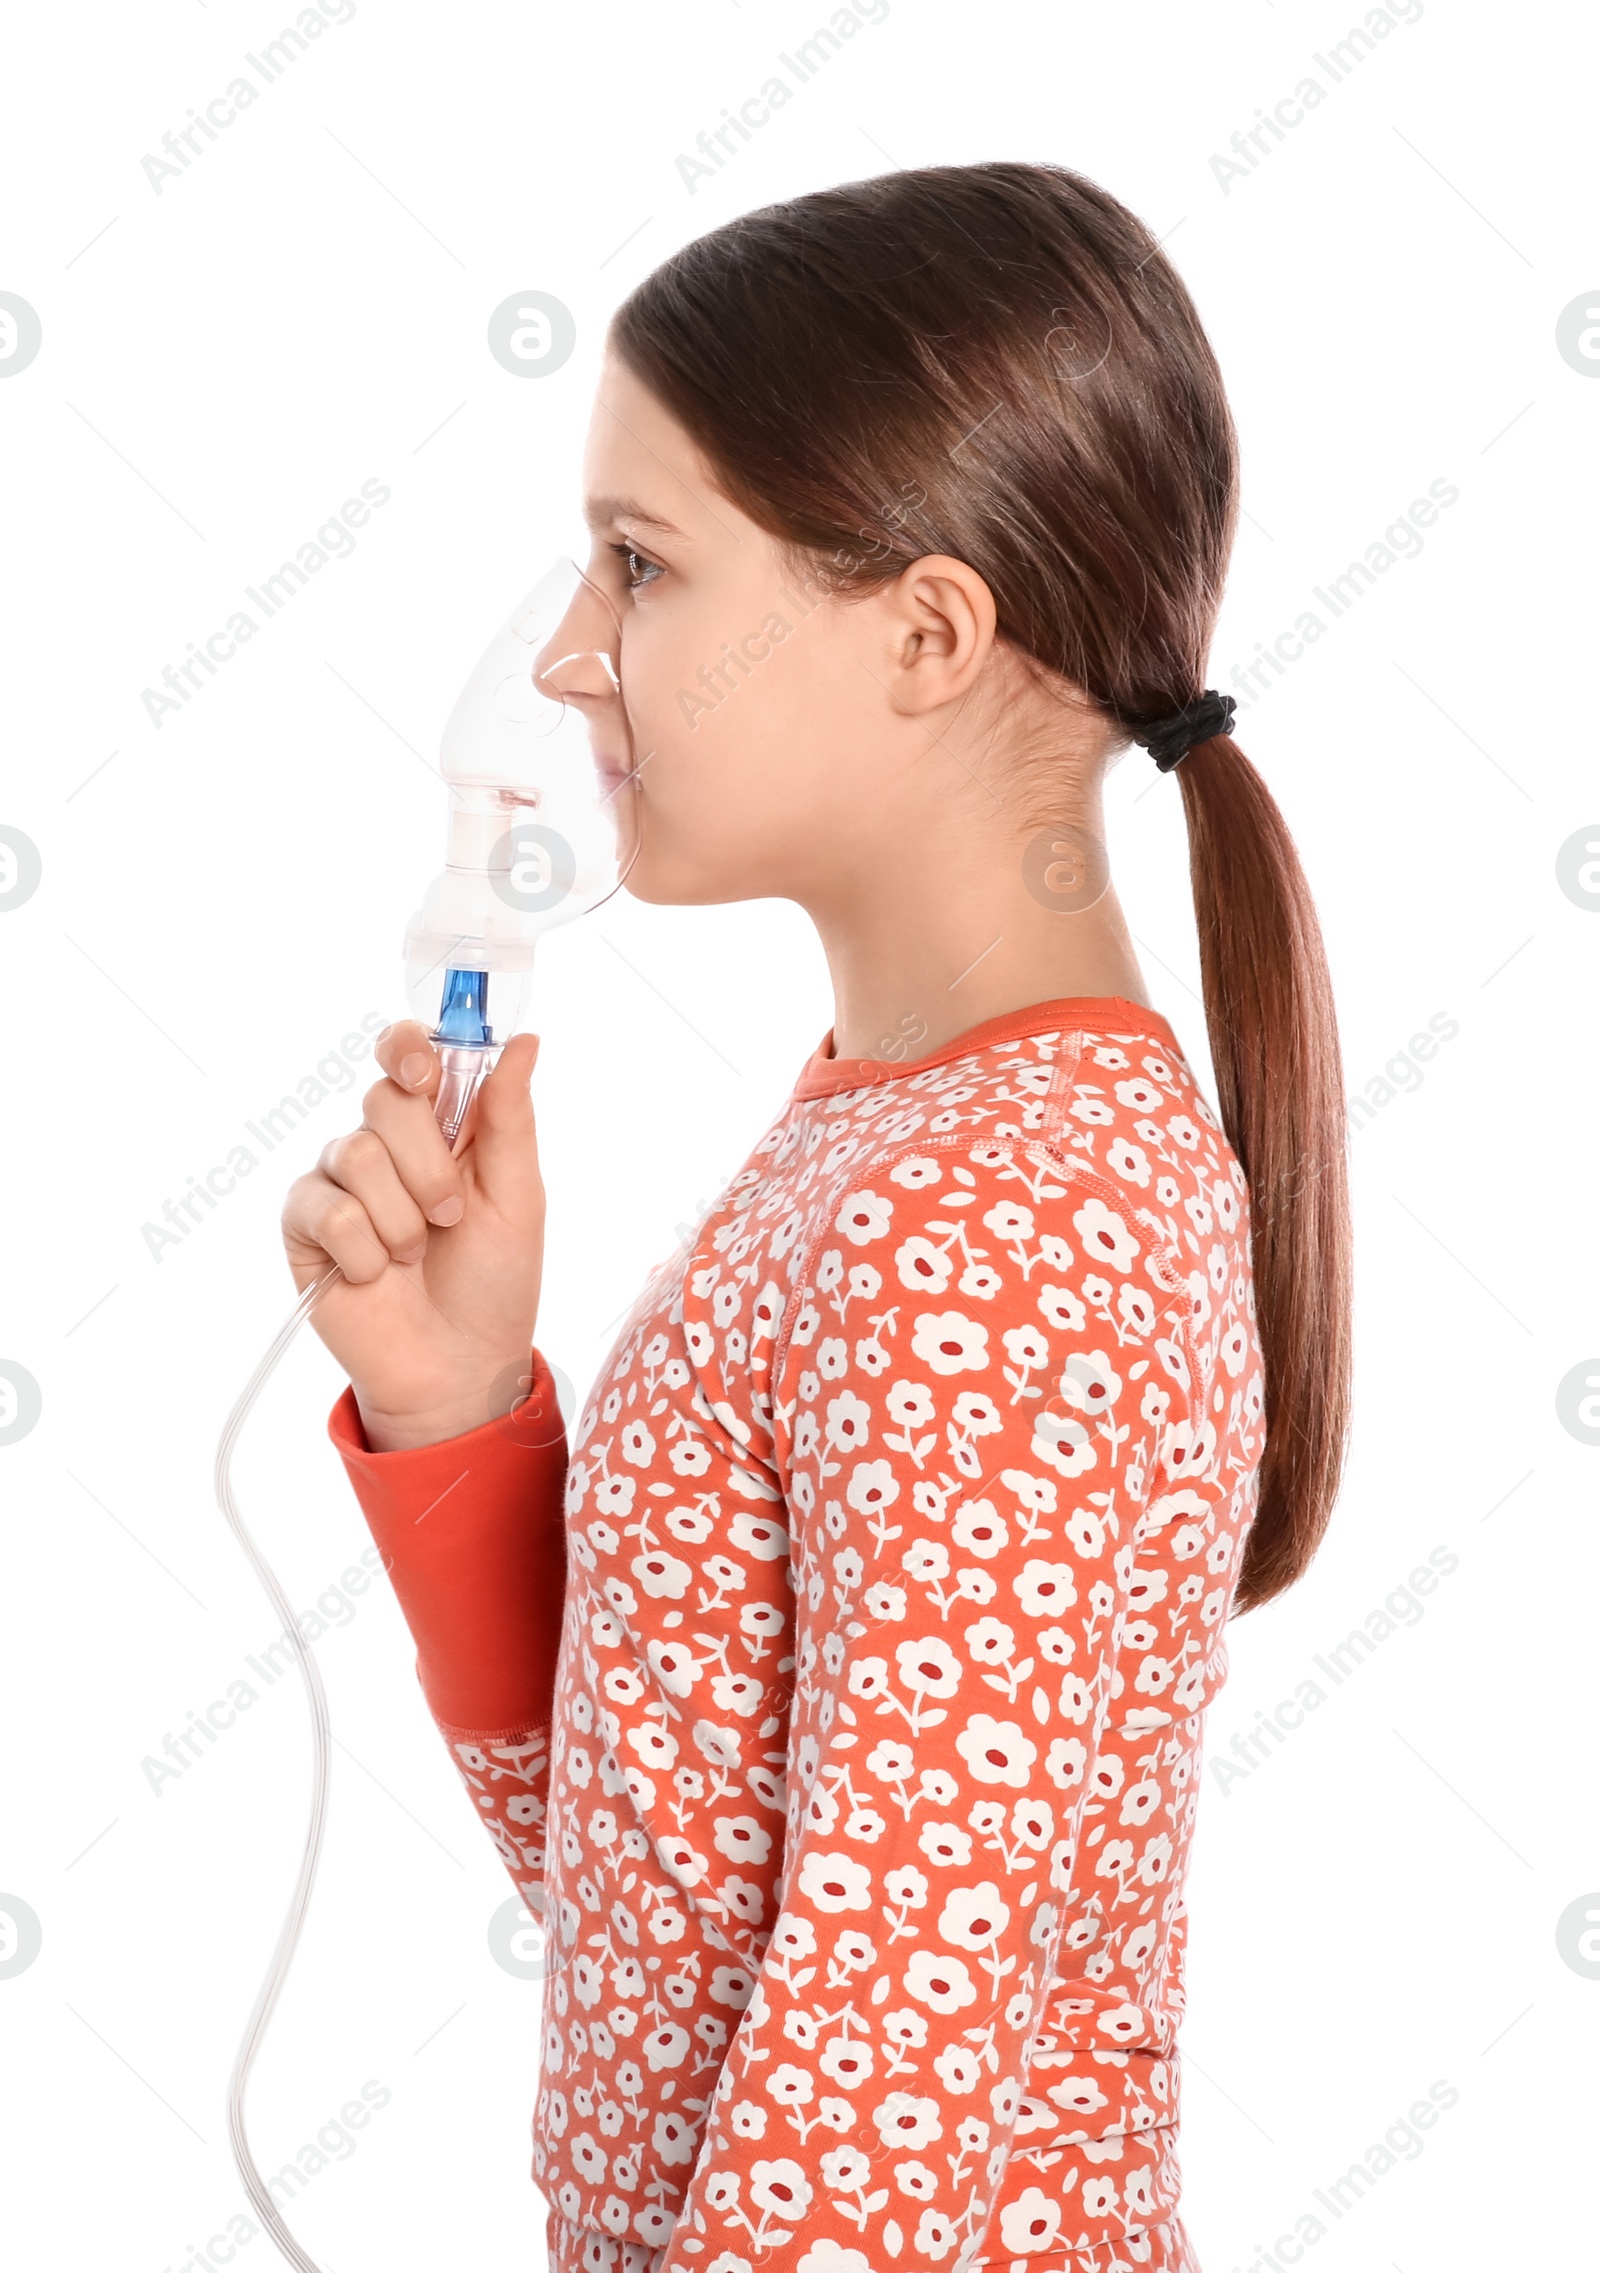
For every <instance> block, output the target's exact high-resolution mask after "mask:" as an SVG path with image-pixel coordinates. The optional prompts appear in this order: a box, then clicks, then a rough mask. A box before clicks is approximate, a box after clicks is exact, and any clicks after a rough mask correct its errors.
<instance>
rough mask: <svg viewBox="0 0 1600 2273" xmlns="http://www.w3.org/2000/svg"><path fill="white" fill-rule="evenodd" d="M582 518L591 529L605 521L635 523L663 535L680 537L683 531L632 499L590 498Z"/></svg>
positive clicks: (598, 526)
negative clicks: (658, 531)
mask: <svg viewBox="0 0 1600 2273" xmlns="http://www.w3.org/2000/svg"><path fill="white" fill-rule="evenodd" d="M583 517H584V519H585V521H587V522H588V524H589V526H590V528H591V529H598V528H600V527H601V526H602V525H603V524H604V523H605V522H607V521H637V522H638V523H639V524H640V526H641V527H642V528H646V529H659V530H660V531H661V532H662V534H663V535H665V536H669V537H681V536H682V534H683V531H682V530H681V529H680V528H678V526H677V525H676V523H675V522H672V521H667V520H663V518H662V517H661V515H660V514H659V513H652V512H650V511H649V510H648V508H647V507H645V506H643V505H641V504H640V503H639V501H638V499H637V498H634V497H592V498H590V499H589V501H588V503H587V504H586V505H585V506H584V509H583Z"/></svg>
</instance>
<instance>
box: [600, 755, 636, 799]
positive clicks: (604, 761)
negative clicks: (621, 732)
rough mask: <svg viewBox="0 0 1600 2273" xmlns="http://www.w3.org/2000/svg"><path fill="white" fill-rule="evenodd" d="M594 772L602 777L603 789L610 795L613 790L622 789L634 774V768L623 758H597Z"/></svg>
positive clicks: (601, 784)
mask: <svg viewBox="0 0 1600 2273" xmlns="http://www.w3.org/2000/svg"><path fill="white" fill-rule="evenodd" d="M594 770H595V772H596V773H597V774H598V775H599V776H600V786H601V788H602V789H604V790H605V791H606V793H607V794H608V795H609V794H610V792H611V791H612V790H614V789H620V788H621V786H622V784H623V783H624V782H625V781H626V780H627V778H628V776H629V775H630V774H631V773H632V771H633V768H632V766H630V765H629V764H627V763H626V761H625V760H624V759H621V758H602V757H597V758H596V759H595V761H594Z"/></svg>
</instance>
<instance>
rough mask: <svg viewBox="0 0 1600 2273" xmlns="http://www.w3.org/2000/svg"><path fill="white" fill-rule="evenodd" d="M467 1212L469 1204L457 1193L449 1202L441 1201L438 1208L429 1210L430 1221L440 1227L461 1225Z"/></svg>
mask: <svg viewBox="0 0 1600 2273" xmlns="http://www.w3.org/2000/svg"><path fill="white" fill-rule="evenodd" d="M466 1212H467V1203H466V1201H465V1200H464V1199H462V1198H461V1197H460V1195H459V1193H457V1194H453V1195H452V1196H451V1197H450V1198H449V1199H448V1200H441V1201H440V1202H439V1205H438V1206H437V1207H436V1208H429V1210H428V1221H429V1222H430V1223H437V1224H440V1225H448V1224H452V1223H459V1222H460V1221H461V1218H462V1217H463V1216H464V1215H465V1214H466Z"/></svg>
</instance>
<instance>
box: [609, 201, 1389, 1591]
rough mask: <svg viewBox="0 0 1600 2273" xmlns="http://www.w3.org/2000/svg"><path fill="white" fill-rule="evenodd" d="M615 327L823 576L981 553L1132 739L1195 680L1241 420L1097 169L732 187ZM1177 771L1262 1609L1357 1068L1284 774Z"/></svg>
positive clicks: (1039, 650)
mask: <svg viewBox="0 0 1600 2273" xmlns="http://www.w3.org/2000/svg"><path fill="white" fill-rule="evenodd" d="M611 344H612V346H613V348H614V350H615V352H616V353H617V354H618V355H619V357H620V358H621V360H622V361H623V362H624V363H625V364H626V365H627V366H628V368H629V369H630V370H631V371H632V372H633V373H634V375H635V376H636V377H637V378H638V379H640V380H641V381H642V382H643V384H644V385H645V386H647V387H648V388H649V389H650V391H651V392H652V393H653V394H654V395H655V396H656V397H657V399H658V400H659V401H661V402H662V403H663V404H664V405H665V406H666V408H667V409H668V410H669V411H670V412H671V413H672V414H673V416H674V417H675V418H676V419H677V420H678V422H679V424H680V425H681V426H682V427H683V428H684V429H685V430H686V431H687V432H688V434H689V435H690V436H691V437H692V438H693V440H694V441H695V443H696V445H697V446H698V448H699V449H700V450H701V452H702V454H703V456H704V458H705V460H706V462H707V464H708V465H709V466H710V467H711V468H712V470H713V471H714V473H715V474H716V476H717V479H718V481H719V482H720V483H721V485H722V487H723V489H724V491H725V493H726V495H728V496H729V497H730V498H731V499H732V500H733V501H734V503H735V504H737V505H738V506H740V507H741V508H742V509H743V510H744V511H745V512H746V513H748V514H749V516H750V517H751V519H753V520H754V521H756V522H757V523H758V524H759V525H760V526H761V527H763V528H764V529H766V530H767V531H768V532H769V533H770V534H771V535H773V536H774V537H775V538H777V539H778V540H779V542H780V544H781V545H782V546H784V547H785V548H786V549H787V551H788V553H789V556H790V557H792V558H794V559H795V560H796V561H797V562H800V563H802V564H804V565H805V566H807V567H808V568H809V569H810V570H811V571H812V573H813V576H814V578H815V577H820V578H821V580H822V583H823V586H824V588H825V589H827V590H830V591H836V592H842V593H850V592H861V591H866V590H870V589H872V588H874V587H875V586H877V585H879V584H881V583H883V582H885V581H886V580H887V579H889V578H891V577H894V576H897V575H899V574H900V572H901V571H902V569H904V568H905V567H906V565H907V564H908V563H909V562H911V561H913V560H916V559H918V558H920V557H921V556H922V555H924V554H927V553H950V554H953V555H954V556H955V557H956V558H958V559H960V560H964V561H966V562H968V563H969V564H970V565H971V566H972V567H973V568H975V569H976V570H977V571H978V572H979V574H980V575H981V576H982V577H983V578H984V579H985V581H986V582H987V584H988V586H989V588H990V590H991V592H992V593H993V595H994V600H995V607H996V610H997V614H998V630H999V634H1000V636H1001V637H1002V638H1003V639H1004V640H1005V641H1007V642H1008V643H1009V644H1010V645H1011V647H1012V648H1013V649H1014V650H1015V651H1016V652H1017V653H1018V654H1019V655H1021V656H1023V657H1026V658H1029V659H1030V666H1029V667H1030V668H1033V667H1037V669H1038V670H1039V671H1041V672H1043V673H1045V674H1050V675H1052V676H1053V677H1054V678H1055V679H1057V680H1061V681H1066V682H1068V683H1069V685H1070V686H1071V688H1073V689H1082V690H1083V691H1084V692H1085V693H1086V694H1087V695H1088V697H1089V699H1090V701H1091V703H1092V704H1093V705H1094V706H1095V707H1096V709H1097V710H1098V711H1099V713H1100V714H1101V715H1102V716H1103V717H1104V718H1105V720H1106V721H1107V722H1108V723H1109V724H1111V726H1112V727H1113V728H1114V729H1121V730H1122V733H1121V739H1120V741H1119V742H1118V743H1116V744H1115V746H1122V744H1124V743H1125V742H1126V740H1127V738H1128V736H1127V730H1128V729H1132V728H1137V727H1140V726H1144V725H1148V724H1150V723H1153V722H1154V721H1155V720H1157V719H1161V718H1165V717H1167V716H1169V715H1170V714H1171V713H1172V712H1173V711H1174V710H1177V709H1179V708H1180V707H1182V706H1183V705H1185V704H1187V703H1189V702H1191V701H1193V700H1194V699H1195V697H1196V696H1197V695H1198V694H1199V693H1200V691H1201V689H1202V687H1203V685H1204V678H1205V668H1206V657H1207V652H1208V650H1209V647H1210V642H1211V634H1212V628H1213V624H1214V622H1215V619H1216V613H1217V608H1218V604H1219V602H1220V599H1221V594H1222V582H1223V576H1224V573H1225V570H1226V567H1227V561H1228V555H1229V552H1230V550H1231V547H1232V542H1233V532H1234V524H1235V520H1236V516H1237V511H1238V444H1237V439H1236V436H1235V432H1234V426H1233V420H1232V417H1231V415H1230V413H1229V409H1228V404H1227V398H1226V395H1225V393H1224V390H1223V385H1222V377H1221V373H1220V372H1219V370H1218V367H1217V362H1216V358H1215V356H1214V354H1213V353H1212V349H1211V345H1210V342H1209V341H1208V339H1207V338H1206V335H1205V332H1204V330H1203V329H1202V327H1201V324H1200V319H1199V317H1198V315H1197V314H1196V312H1195V308H1194V305H1193V303H1192V301H1191V300H1190V298H1189V295H1188V293H1187V292H1186V291H1185V289H1184V286H1183V284H1182V283H1181V281H1180V280H1179V278H1178V276H1177V273H1176V272H1175V270H1174V269H1173V268H1172V266H1171V264H1170V262H1169V261H1168V260H1167V258H1166V256H1165V254H1164V253H1163V252H1162V251H1161V249H1160V246H1159V245H1158V244H1157V243H1156V241H1155V239H1154V238H1153V237H1152V236H1151V234H1150V232H1149V230H1148V229H1147V228H1146V227H1145V225H1144V223H1143V222H1142V221H1140V220H1138V219H1137V218H1136V216H1135V215H1134V214H1132V213H1130V212H1129V211H1128V210H1127V208H1126V207H1125V206H1123V205H1120V204H1119V203H1118V202H1117V200H1116V199H1115V198H1114V197H1111V196H1109V195H1108V194H1107V192H1106V191H1105V190H1103V189H1100V188H1098V187H1097V186H1096V185H1095V184H1094V183H1093V182H1090V181H1087V180H1085V179H1084V178H1083V176H1082V175H1079V174H1074V173H1070V172H1068V171H1066V170H1065V169H1064V168H1062V167H1059V166H1049V165H1024V164H995V165H978V166H928V167H923V168H920V169H917V170H914V171H910V172H905V173H897V174H889V175H884V176H882V177H879V178H877V179H873V180H870V181H861V182H851V183H847V184H845V185H843V186H842V187H839V188H835V189H827V190H821V191H818V192H816V193H814V194H812V195H810V196H806V197H798V198H794V199H792V200H790V201H789V202H788V203H785V204H782V205H771V206H766V207H763V208H762V209H761V210H759V211H756V212H752V213H746V214H743V215H741V216H740V217H739V218H738V219H737V220H734V221H731V222H728V223H727V224H726V225H725V226H723V227H721V228H719V229H716V230H714V231H712V232H711V233H710V234H709V235H707V236H704V237H700V238H697V239H696V240H695V241H694V242H693V243H691V244H689V245H686V246H685V247H684V248H683V249H682V250H681V251H680V252H677V253H675V254H673V255H672V256H671V257H670V258H669V259H668V260H667V261H665V262H664V263H663V264H662V265H661V266H660V267H659V268H657V269H656V270H655V271H654V272H653V273H652V274H651V275H650V276H648V277H646V279H645V280H644V282H643V283H642V284H640V285H639V286H638V287H637V288H636V290H635V291H634V292H633V293H632V294H631V295H630V297H629V298H628V299H627V300H626V301H625V302H624V303H623V305H622V307H621V308H620V309H619V310H618V312H617V314H616V315H615V317H614V318H613V322H612V329H611ZM1176 772H1177V776H1178V787H1179V789H1180V790H1181V792H1182V795H1183V806H1184V812H1185V814H1186V816H1187V819H1188V828H1189V855H1190V877H1191V881H1192V885H1193V890H1194V906H1195V918H1196V922H1197V925H1198V928H1199V937H1200V969H1201V978H1202V984H1203V987H1204V992H1205V1010H1206V1025H1207V1028H1208V1031H1209V1035H1210V1042H1211V1056H1212V1063H1213V1066H1214V1068H1215V1074H1216V1085H1217V1103H1218V1108H1219V1111H1220V1115H1221V1120H1222V1125H1223V1128H1224V1129H1225V1131H1226V1132H1227V1136H1228V1140H1229V1142H1230V1143H1231V1144H1232V1146H1233V1148H1234V1150H1235V1152H1236V1154H1237V1155H1238V1158H1239V1161H1240V1164H1241V1166H1242V1167H1243V1170H1244V1173H1245V1177H1246V1180H1247V1183H1248V1187H1249V1201H1250V1207H1249V1216H1250V1233H1251V1257H1252V1275H1253V1278H1254V1284H1255V1295H1254V1299H1255V1305H1256V1319H1257V1330H1258V1333H1259V1335H1260V1339H1261V1345H1262V1352H1263V1359H1264V1367H1265V1390H1264V1395H1265V1418H1266V1444H1265V1448H1264V1451H1263V1455H1262V1462H1261V1474H1260V1486H1259V1492H1260V1496H1259V1501H1258V1505H1257V1512H1256V1516H1255V1520H1254V1522H1253V1523H1252V1525H1251V1528H1250V1532H1249V1535H1248V1543H1247V1547H1246V1551H1245V1556H1244V1563H1243V1567H1242V1571H1241V1575H1240V1581H1239V1587H1238V1591H1237V1593H1236V1596H1235V1604H1234V1607H1235V1609H1236V1610H1238V1611H1243V1610H1249V1609H1253V1608H1255V1607H1256V1606H1257V1605H1258V1604H1260V1603H1263V1602H1267V1601H1269V1600H1270V1599H1271V1598H1272V1597H1273V1596H1274V1595H1275V1594H1278V1593H1280V1592H1281V1591H1282V1590H1283V1589H1284V1588H1285V1587H1287V1586H1289V1585H1291V1584H1292V1583H1293V1581H1294V1580H1295V1579H1297V1578H1298V1577H1299V1576H1300V1574H1301V1572H1302V1571H1303V1570H1304V1569H1305V1567H1306V1565H1307V1563H1308V1562H1309V1561H1310V1560H1311V1557H1312V1555H1313V1554H1314V1553H1315V1551H1316V1548H1317V1545H1318V1542H1319V1541H1320V1539H1321V1537H1322V1534H1323V1532H1324V1530H1325V1529H1326V1527H1327V1523H1328V1518H1329V1516H1330V1514H1331V1513H1332V1508H1333V1502H1334V1498H1335V1495H1336V1493H1337V1491H1338V1486H1339V1479H1340V1474H1341V1470H1342V1468H1343V1464H1344V1457H1345V1449H1346V1435H1347V1430H1348V1425H1349V1404H1350V1220H1349V1197H1348V1186H1347V1176H1346V1159H1345V1146H1346V1142H1347V1135H1346V1120H1345V1105H1344V1096H1343V1076H1342V1068H1341V1063H1340V1053H1339V1037H1338V1026H1337V1021H1336V1018H1335V1013H1334V1005H1333V993H1332V988H1331V985H1330V983H1329V977H1328V969H1327V963H1326V960H1325V957H1324V954H1323V947H1322V935H1321V931H1320V928H1319V925H1318V922H1317V916H1316V910H1315V907H1314V905H1313V903H1312V899H1311V894H1310V891H1309V889H1308V888H1307V884H1306V880H1305V876H1304V874H1303V872H1302V870H1301V866H1300V861H1299V858H1298V856H1297V854H1296V851H1295V847H1294V843H1293V840H1292V838H1291V837H1290V835H1289V832H1288V829H1287V827H1286V826H1285V823H1284V819H1283V816H1282V814H1281V813H1280V812H1279V810H1278V807H1277V805H1276V804H1275V802H1274V801H1273V798H1272V796H1271V794H1270V793H1269V791H1268V789H1267V786H1266V784H1265V782H1264V781H1263V780H1262V778H1261V776H1260V774H1259V773H1257V771H1256V769H1255V767H1254V766H1252V765H1251V763H1250V761H1249V759H1248V758H1247V757H1246V756H1245V755H1244V752H1243V751H1242V750H1241V749H1240V748H1239V746H1238V744H1237V742H1235V741H1234V740H1233V738H1232V737H1231V736H1228V735H1220V736H1217V737H1216V738H1214V739H1213V740H1211V741H1208V742H1204V743H1201V744H1199V745H1198V746H1197V747H1196V748H1195V749H1193V750H1192V751H1191V752H1190V754H1189V755H1188V757H1186V758H1185V759H1184V761H1183V763H1182V764H1181V765H1180V766H1178V767H1177V768H1176Z"/></svg>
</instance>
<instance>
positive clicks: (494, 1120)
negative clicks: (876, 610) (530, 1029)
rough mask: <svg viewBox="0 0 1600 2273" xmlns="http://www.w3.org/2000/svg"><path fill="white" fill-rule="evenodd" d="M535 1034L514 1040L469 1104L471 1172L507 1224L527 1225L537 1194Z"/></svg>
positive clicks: (538, 1187) (540, 1186)
mask: <svg viewBox="0 0 1600 2273" xmlns="http://www.w3.org/2000/svg"><path fill="white" fill-rule="evenodd" d="M538 1055H539V1037H538V1035H537V1034H513V1035H512V1037H511V1039H510V1041H509V1042H507V1044H506V1046H505V1048H504V1049H503V1050H502V1051H501V1053H500V1059H499V1063H498V1064H497V1065H496V1066H495V1068H494V1071H493V1072H492V1073H490V1074H489V1075H487V1076H486V1078H485V1079H484V1080H483V1081H482V1082H481V1083H480V1084H479V1087H478V1094H477V1096H476V1097H475V1098H474V1100H473V1108H474V1113H473V1122H472V1128H471V1131H470V1134H471V1139H472V1161H473V1170H474V1173H475V1176H476V1179H477V1182H478V1185H479V1187H480V1189H481V1190H482V1192H483V1194H484V1197H485V1198H486V1199H488V1200H490V1201H491V1202H492V1203H493V1205H494V1206H495V1207H496V1208H497V1209H499V1210H500V1211H501V1212H502V1213H503V1214H505V1215H506V1216H508V1217H510V1218H511V1219H512V1220H526V1219H527V1218H528V1216H529V1215H530V1214H531V1211H532V1210H533V1208H534V1207H536V1206H537V1204H538V1201H539V1197H540V1194H541V1191H542V1185H541V1183H540V1178H539V1143H538V1132H537V1128H536V1125H535V1121H534V1113H533V1099H532V1097H531V1096H530V1095H529V1093H528V1082H529V1078H530V1076H531V1075H532V1072H533V1068H534V1064H535V1062H536V1060H537V1058H538Z"/></svg>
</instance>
